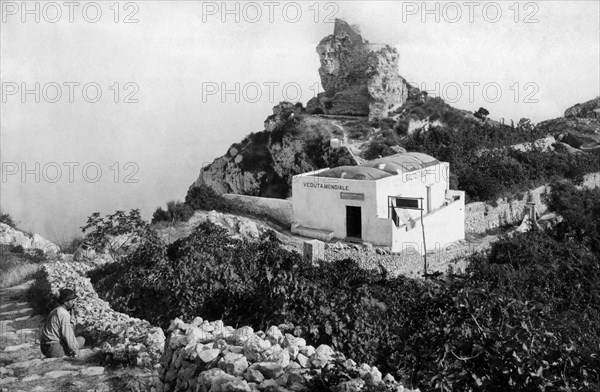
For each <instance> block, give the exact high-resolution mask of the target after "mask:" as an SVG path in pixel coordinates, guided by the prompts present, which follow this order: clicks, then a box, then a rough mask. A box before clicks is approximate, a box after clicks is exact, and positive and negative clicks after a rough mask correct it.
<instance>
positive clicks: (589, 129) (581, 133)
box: [537, 97, 600, 151]
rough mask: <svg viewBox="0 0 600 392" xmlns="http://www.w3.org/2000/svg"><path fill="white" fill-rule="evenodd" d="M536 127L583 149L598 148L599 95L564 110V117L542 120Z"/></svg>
mask: <svg viewBox="0 0 600 392" xmlns="http://www.w3.org/2000/svg"><path fill="white" fill-rule="evenodd" d="M537 127H538V128H540V129H543V130H544V131H545V132H546V133H548V134H550V135H553V136H554V137H556V139H557V140H559V141H562V142H565V143H568V144H569V145H570V146H572V147H575V148H578V149H581V150H583V151H585V150H591V149H596V148H600V97H597V98H595V99H592V100H590V101H587V102H584V103H580V104H576V105H575V106H572V107H570V108H568V109H567V110H565V115H564V117H559V118H555V119H552V120H547V121H543V122H541V123H539V124H538V125H537Z"/></svg>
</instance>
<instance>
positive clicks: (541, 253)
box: [92, 183, 600, 391]
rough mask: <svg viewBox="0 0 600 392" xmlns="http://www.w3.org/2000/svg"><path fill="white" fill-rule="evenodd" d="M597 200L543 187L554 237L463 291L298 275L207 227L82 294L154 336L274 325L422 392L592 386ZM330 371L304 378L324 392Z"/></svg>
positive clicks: (454, 286) (497, 265)
mask: <svg viewBox="0 0 600 392" xmlns="http://www.w3.org/2000/svg"><path fill="white" fill-rule="evenodd" d="M599 196H600V195H599V194H598V191H587V190H578V189H577V188H575V187H574V186H573V185H572V184H568V183H556V184H555V187H554V190H553V191H552V192H551V193H550V195H549V196H548V198H549V204H550V206H551V207H552V208H554V209H555V210H556V211H557V212H559V213H560V214H561V215H563V217H564V220H563V222H562V224H561V225H559V226H557V227H556V229H555V230H553V231H551V232H548V233H545V232H538V231H533V232H529V233H525V234H519V235H515V236H513V237H510V238H509V237H507V238H504V239H503V240H501V241H499V242H497V243H496V244H494V245H493V247H492V249H491V250H490V251H489V252H487V253H480V254H475V255H473V256H472V257H471V258H470V260H469V264H470V267H469V269H468V277H467V278H466V279H458V278H457V279H453V280H449V281H427V282H420V281H414V280H411V279H408V278H405V277H390V276H388V275H387V274H386V273H385V271H379V272H375V271H367V270H362V269H360V268H359V266H358V264H357V263H356V262H354V261H353V260H344V261H337V262H332V263H325V262H323V263H320V264H319V265H317V266H312V265H308V264H306V263H303V262H302V260H301V257H300V255H299V254H297V253H295V252H289V251H287V250H285V249H283V247H282V246H281V244H280V243H279V242H278V240H277V238H276V236H275V235H274V233H272V232H271V233H267V234H265V235H263V237H262V238H261V240H260V241H258V242H247V241H241V240H236V239H232V238H230V237H229V236H228V235H227V233H226V231H224V230H223V229H220V228H218V227H217V226H214V225H212V224H210V223H203V224H201V225H200V226H199V227H198V228H197V229H196V231H195V232H194V233H193V234H192V235H190V236H189V237H187V238H184V239H181V240H178V241H177V242H175V243H173V244H171V245H169V246H166V245H165V244H163V243H162V242H161V241H160V240H159V239H158V237H157V236H156V235H155V233H153V232H152V230H148V231H146V232H145V234H144V237H143V241H141V243H140V245H139V246H138V247H137V248H136V249H135V251H134V252H133V253H131V254H130V255H129V256H128V257H127V258H126V260H125V261H126V262H124V263H114V264H110V265H107V266H105V267H102V269H100V270H97V271H96V272H95V273H94V274H93V276H92V282H93V283H94V285H95V286H96V288H97V289H98V291H99V293H101V294H102V295H103V296H104V297H105V298H107V299H108V300H110V302H111V304H112V305H113V306H115V307H116V309H118V310H121V311H125V312H128V313H130V314H132V315H134V316H136V317H143V318H145V319H148V320H150V321H151V322H154V323H158V324H160V325H162V326H166V325H168V322H169V321H170V320H171V319H173V318H174V317H177V316H182V317H183V318H184V319H185V320H188V321H190V320H191V319H192V318H193V317H195V316H197V315H201V316H202V317H203V318H205V319H212V320H215V319H223V320H224V322H225V323H226V324H227V325H238V326H239V325H251V326H253V327H254V328H255V329H263V328H265V327H267V326H269V325H278V324H286V325H288V327H289V328H290V329H291V330H293V332H294V333H295V334H297V335H301V336H303V337H305V338H306V339H307V340H308V341H309V342H311V343H312V344H314V345H318V344H320V343H326V344H330V345H332V346H333V347H335V348H336V349H338V350H340V351H342V352H343V353H345V354H346V355H347V356H348V357H350V358H353V359H355V360H356V361H358V362H366V363H370V364H373V365H377V366H378V367H379V369H380V370H381V371H382V372H384V373H385V372H391V373H392V374H393V375H394V376H396V378H397V379H400V380H402V381H403V382H404V383H405V385H409V386H413V387H419V388H421V390H424V391H433V390H435V391H508V390H510V391H534V390H535V391H539V390H546V391H574V390H580V391H593V390H598V388H600V374H599V370H598V369H600V358H599V357H598V348H599V347H600V283H599V282H600V260H599V258H600V252H599V247H598V244H599V242H598V239H599V236H598V233H599V232H600V231H599V230H598V229H599V227H598V226H599V223H598V222H600V207H599V204H598V203H600V201H599V200H600V197H599ZM344 377H348V374H347V372H346V373H345V371H344V369H343V368H337V369H336V370H332V371H331V372H325V373H324V374H323V375H321V376H320V377H317V378H316V379H315V380H314V384H315V385H314V390H319V391H321V390H322V391H326V390H331V388H330V386H331V385H332V383H333V381H332V380H343V379H344Z"/></svg>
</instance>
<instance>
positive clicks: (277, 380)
mask: <svg viewBox="0 0 600 392" xmlns="http://www.w3.org/2000/svg"><path fill="white" fill-rule="evenodd" d="M282 329H283V330H284V331H285V326H280V327H276V326H272V327H270V328H269V329H268V330H267V331H266V332H262V331H258V332H256V333H255V332H254V330H253V329H252V328H250V327H242V328H239V329H234V328H233V327H228V326H224V325H223V322H222V321H214V322H208V321H204V320H202V318H200V317H196V318H195V319H194V320H193V321H192V322H191V323H189V324H186V323H184V322H183V321H181V320H180V319H175V320H173V322H172V323H171V325H170V327H169V330H168V333H169V339H168V340H167V344H166V346H165V353H164V355H163V357H162V360H161V365H162V368H161V371H160V373H159V377H160V380H161V382H162V385H161V388H160V389H159V391H161V392H175V391H177V392H188V391H189V392H209V391H210V392H215V391H219V392H230V391H231V392H232V391H238V392H244V391H247V392H252V391H275V392H289V391H307V392H308V389H307V383H308V382H309V380H310V379H311V378H313V377H314V376H315V375H317V374H319V373H320V372H321V369H323V368H325V367H331V366H344V367H345V368H347V369H354V370H356V371H358V373H359V375H360V378H357V379H355V380H352V381H347V382H344V383H342V384H344V385H341V384H340V386H338V388H339V390H340V391H358V390H360V389H361V387H362V386H364V385H367V384H370V385H379V386H381V387H382V389H378V390H381V391H384V390H387V391H399V392H402V391H407V392H408V390H407V389H404V387H403V386H402V385H401V384H399V383H397V382H396V381H395V380H394V378H393V377H392V376H391V375H386V376H385V377H382V374H381V372H379V370H378V369H377V367H375V366H373V367H371V366H369V365H366V364H363V365H360V366H357V364H356V363H355V362H354V361H352V360H346V358H345V357H344V356H343V354H341V353H339V352H336V351H334V350H333V349H332V348H331V347H329V346H327V345H320V346H318V347H316V348H315V347H313V346H310V345H307V344H306V341H305V340H304V339H302V338H297V337H295V336H293V335H291V334H288V333H285V334H284V333H283V332H282ZM334 363H336V365H334ZM386 387H387V388H386Z"/></svg>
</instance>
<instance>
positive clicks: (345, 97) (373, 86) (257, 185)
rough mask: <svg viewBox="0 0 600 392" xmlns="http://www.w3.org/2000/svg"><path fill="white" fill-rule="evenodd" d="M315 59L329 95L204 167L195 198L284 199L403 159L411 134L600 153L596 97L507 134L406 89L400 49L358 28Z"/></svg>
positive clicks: (481, 113)
mask: <svg viewBox="0 0 600 392" xmlns="http://www.w3.org/2000/svg"><path fill="white" fill-rule="evenodd" d="M317 53H318V54H319V58H320V61H321V67H320V68H319V70H318V72H319V76H320V78H321V84H322V85H323V89H324V92H323V93H321V94H319V96H318V97H315V98H313V99H312V100H311V101H309V102H308V103H307V105H306V107H304V106H303V105H302V103H297V104H295V105H294V104H291V103H289V102H282V103H280V104H278V105H277V106H275V107H274V108H273V114H272V115H270V116H268V117H267V119H266V120H265V123H264V129H263V130H261V131H260V132H256V133H251V134H250V135H248V136H247V137H246V138H245V139H244V140H242V141H241V142H240V143H234V144H232V145H231V146H230V148H229V149H228V151H227V152H226V153H225V154H224V155H223V156H221V157H219V158H217V159H215V161H214V162H213V163H211V164H209V165H206V166H205V167H203V168H201V170H200V174H199V176H198V178H197V179H196V181H195V182H194V183H193V184H192V185H191V187H190V189H192V188H194V187H197V186H200V185H203V184H205V185H208V186H210V187H211V188H213V189H214V190H215V191H216V192H218V193H221V194H223V193H233V194H241V195H249V196H263V197H274V198H288V197H289V196H290V192H291V181H292V177H293V176H294V175H296V174H300V173H305V172H308V171H312V170H316V169H322V168H326V167H330V168H333V167H338V166H345V165H356V164H360V163H362V162H364V161H365V160H370V159H375V158H378V157H380V156H386V155H392V154H395V153H398V152H403V151H406V149H410V148H411V146H413V144H414V143H413V144H411V140H410V139H411V138H412V137H413V135H418V134H420V133H423V132H425V133H426V132H428V131H429V130H430V129H431V128H440V129H445V130H449V131H451V132H455V133H456V132H458V131H462V130H465V129H476V130H481V132H480V134H481V135H488V136H486V137H488V142H489V144H491V145H487V146H485V147H484V146H482V147H481V151H487V150H490V149H496V148H506V147H508V146H509V144H512V147H513V148H515V149H518V150H521V151H530V150H531V149H532V148H533V147H541V148H542V149H543V150H545V151H549V152H552V151H555V150H556V148H557V149H559V150H558V151H560V152H563V151H566V152H569V153H580V152H581V151H586V150H592V149H595V148H598V147H599V146H600V118H599V116H600V115H599V112H600V107H599V100H600V98H596V99H594V100H591V101H589V102H585V103H582V104H577V105H575V106H573V107H571V108H569V109H567V110H566V111H565V116H564V117H560V118H557V119H553V120H548V121H544V122H541V123H539V124H537V125H535V126H534V125H533V124H531V123H530V121H529V120H527V119H522V120H521V121H520V122H519V124H517V125H516V126H515V124H512V125H506V124H504V122H503V121H500V122H498V121H494V120H493V119H492V118H490V117H489V116H488V114H489V112H488V111H487V110H486V109H484V108H480V109H479V110H478V111H476V112H469V111H465V110H460V109H456V108H453V107H452V106H450V105H448V104H446V103H445V102H444V101H443V100H441V99H439V98H431V97H428V95H427V94H426V93H425V92H421V91H419V90H418V89H416V88H412V87H410V86H408V85H407V84H406V82H405V80H404V79H403V78H402V77H401V76H400V75H399V73H398V52H397V51H396V49H394V48H392V47H390V46H388V45H379V44H372V43H369V42H368V41H367V40H365V39H364V38H363V37H362V36H361V35H360V31H359V29H358V27H356V26H350V25H349V24H347V23H346V22H344V21H342V20H337V21H336V24H335V29H334V34H332V35H329V36H327V37H325V38H324V39H323V40H322V41H321V42H320V43H319V45H318V46H317ZM516 131H518V132H517V133H519V135H521V136H520V137H518V136H514V139H517V140H516V141H513V142H512V143H506V144H502V143H500V144H495V142H494V140H493V139H501V138H502V136H499V135H510V134H513V135H514V134H515V132H516ZM536 139H538V140H537V142H535V140H536ZM442 147H443V146H442ZM555 147H556V148H555ZM412 148H414V146H413V147H412Z"/></svg>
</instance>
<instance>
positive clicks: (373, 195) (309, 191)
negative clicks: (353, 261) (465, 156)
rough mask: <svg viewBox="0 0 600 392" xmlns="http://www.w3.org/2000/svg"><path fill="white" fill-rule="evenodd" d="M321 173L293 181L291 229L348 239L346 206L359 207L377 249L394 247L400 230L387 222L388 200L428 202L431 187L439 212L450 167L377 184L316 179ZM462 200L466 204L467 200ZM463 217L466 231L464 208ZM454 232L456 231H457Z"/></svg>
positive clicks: (364, 234)
mask: <svg viewBox="0 0 600 392" xmlns="http://www.w3.org/2000/svg"><path fill="white" fill-rule="evenodd" d="M320 171H321V170H320ZM320 171H318V172H320ZM318 172H312V173H305V174H302V175H298V176H295V177H294V181H293V183H292V201H293V206H294V207H293V217H292V225H294V224H299V225H301V226H304V227H308V228H311V229H319V230H328V231H332V232H333V233H334V237H335V238H345V237H346V206H357V207H361V208H362V209H361V212H362V216H361V218H362V239H363V240H364V241H366V242H370V243H372V244H374V245H387V246H392V240H393V233H394V230H398V229H397V228H396V227H395V225H394V223H393V221H392V220H391V219H388V213H389V212H388V196H404V197H423V198H424V199H425V198H426V196H427V190H426V187H427V186H431V189H432V190H431V197H432V209H433V210H436V209H439V208H440V207H442V206H443V204H444V202H445V196H446V190H447V189H448V163H445V162H442V163H441V164H439V165H436V166H432V167H430V168H427V169H424V170H418V171H415V172H411V173H408V174H404V175H397V176H391V177H387V178H383V179H380V180H377V181H367V180H348V179H337V178H323V177H316V176H314V174H316V173H318ZM323 186H324V187H329V188H330V189H327V188H324V187H323ZM341 192H350V193H363V194H364V196H365V198H364V200H348V199H341V197H340V193H341ZM462 200H463V204H464V197H463V199H462ZM407 211H409V215H410V216H411V217H412V218H413V219H419V218H420V212H419V211H414V210H407ZM460 216H462V225H463V227H464V208H463V211H462V215H460ZM428 219H429V218H428ZM452 230H456V227H454V228H453V229H452ZM460 234H461V235H462V237H461V238H464V229H463V230H461V231H460ZM411 235H412V234H411ZM411 235H409V237H410V236H411ZM396 237H397V236H396Z"/></svg>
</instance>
